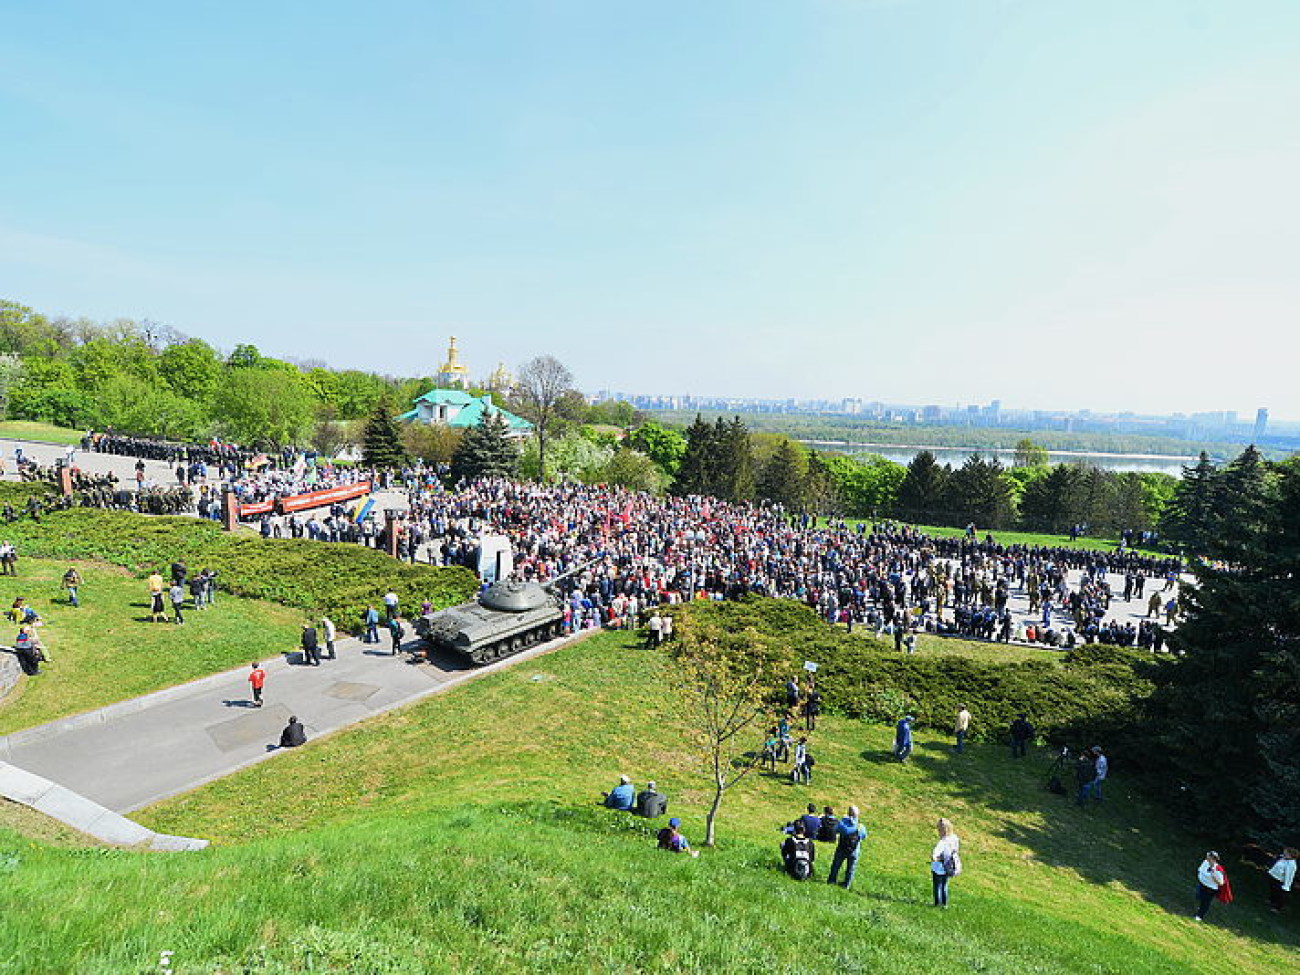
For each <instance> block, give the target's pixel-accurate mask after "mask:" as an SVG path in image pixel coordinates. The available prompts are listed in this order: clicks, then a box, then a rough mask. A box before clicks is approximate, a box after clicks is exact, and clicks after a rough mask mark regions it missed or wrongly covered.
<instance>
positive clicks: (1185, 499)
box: [1160, 450, 1219, 554]
mask: <svg viewBox="0 0 1300 975" xmlns="http://www.w3.org/2000/svg"><path fill="white" fill-rule="evenodd" d="M1218 473H1219V472H1218V468H1216V467H1215V466H1214V464H1213V463H1211V461H1210V455H1209V454H1207V453H1206V452H1205V451H1203V450H1202V451H1201V456H1200V458H1199V459H1198V460H1197V462H1196V466H1195V467H1184V468H1183V479H1182V480H1181V481H1179V482H1178V486H1177V487H1176V488H1175V489H1174V496H1173V498H1172V499H1171V500H1170V501H1169V504H1168V505H1166V506H1165V513H1164V517H1163V518H1162V519H1161V522H1160V534H1162V535H1163V536H1164V537H1165V538H1166V539H1168V540H1169V541H1171V542H1173V543H1174V544H1176V545H1181V546H1183V548H1185V549H1186V550H1187V551H1189V552H1192V553H1196V554H1200V553H1204V552H1205V550H1206V542H1207V541H1208V539H1209V538H1211V537H1212V535H1213V532H1214V510H1215V492H1216V489H1217V487H1218V485H1217V479H1218Z"/></svg>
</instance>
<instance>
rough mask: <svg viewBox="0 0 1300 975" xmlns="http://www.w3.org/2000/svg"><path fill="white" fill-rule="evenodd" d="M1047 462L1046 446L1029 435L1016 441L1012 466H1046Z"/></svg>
mask: <svg viewBox="0 0 1300 975" xmlns="http://www.w3.org/2000/svg"><path fill="white" fill-rule="evenodd" d="M1047 463H1048V456H1047V448H1046V447H1043V446H1040V445H1039V444H1036V443H1034V442H1033V441H1032V440H1030V439H1029V438H1028V437H1024V438H1023V439H1021V440H1018V441H1016V453H1015V457H1014V459H1013V460H1012V462H1011V466H1012V467H1046V466H1047Z"/></svg>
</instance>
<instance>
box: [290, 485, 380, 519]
mask: <svg viewBox="0 0 1300 975" xmlns="http://www.w3.org/2000/svg"><path fill="white" fill-rule="evenodd" d="M369 493H370V482H369V481H358V482H357V483H356V484H345V485H343V486H342V487H336V488H327V489H325V490H324V491H309V492H308V493H306V494H295V495H293V496H291V497H288V498H280V499H279V500H278V501H276V503H275V504H276V508H277V510H278V511H279V512H280V514H282V515H287V514H289V513H290V512H291V511H302V510H304V509H306V508H323V507H325V506H326V505H329V504H334V503H335V502H337V501H350V500H351V499H352V498H359V497H361V496H362V495H363V494H369Z"/></svg>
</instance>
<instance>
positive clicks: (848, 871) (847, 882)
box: [826, 806, 867, 890]
mask: <svg viewBox="0 0 1300 975" xmlns="http://www.w3.org/2000/svg"><path fill="white" fill-rule="evenodd" d="M866 838H867V831H866V829H864V828H863V826H862V824H861V823H859V822H858V807H857V806H849V813H848V815H847V816H844V817H843V818H842V819H841V820H840V821H839V822H838V823H837V824H836V826H835V857H834V859H832V860H831V873H830V876H829V877H827V878H826V882H827V883H828V884H833V883H835V878H836V877H838V876H839V875H840V867H841V866H843V867H845V871H844V883H843V885H842V886H843V887H844V889H845V890H848V889H849V887H851V886H852V885H853V875H854V874H855V873H857V872H858V853H860V852H861V850H862V841H863V840H864V839H866Z"/></svg>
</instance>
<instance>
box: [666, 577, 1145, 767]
mask: <svg viewBox="0 0 1300 975" xmlns="http://www.w3.org/2000/svg"><path fill="white" fill-rule="evenodd" d="M674 623H675V629H676V631H677V632H678V634H679V635H680V637H681V639H682V641H683V642H684V643H686V644H688V645H689V643H690V641H692V640H694V639H705V640H711V641H716V640H721V639H723V638H724V637H726V636H728V635H730V636H732V637H734V635H735V634H738V633H746V632H749V633H753V634H754V635H755V637H756V639H755V641H754V643H755V646H760V645H763V646H768V647H773V646H774V647H776V648H778V649H775V650H767V651H761V652H765V653H767V654H768V655H769V656H772V658H773V659H772V663H773V664H774V665H775V666H776V667H777V668H778V673H786V672H789V673H792V674H794V673H799V672H800V671H801V670H802V667H803V663H804V661H806V660H811V661H815V662H816V663H817V664H818V670H817V688H818V690H819V691H820V692H821V694H822V699H823V702H824V706H825V708H826V710H827V711H830V712H833V713H838V714H843V715H846V716H849V717H855V718H864V719H868V720H872V721H889V722H893V721H897V720H898V719H899V718H901V717H902V716H903V715H904V714H912V715H914V716H915V717H916V719H917V723H918V725H921V726H927V727H930V728H933V729H938V730H951V728H952V723H953V717H954V715H955V714H956V712H957V709H958V708H959V707H960V706H961V705H963V704H964V705H966V706H967V707H968V708H969V709H970V711H971V714H972V721H971V737H972V738H975V739H983V740H985V741H999V742H1000V741H1005V740H1006V738H1007V727H1008V726H1009V725H1010V723H1011V721H1012V720H1014V719H1015V717H1016V715H1018V714H1020V713H1021V712H1024V713H1026V714H1028V715H1029V720H1030V721H1031V722H1032V723H1033V724H1034V726H1035V727H1036V728H1037V729H1038V731H1039V734H1040V736H1041V737H1044V738H1047V739H1049V740H1052V741H1061V740H1068V741H1069V742H1070V743H1072V744H1074V745H1085V744H1086V745H1091V744H1094V743H1095V742H1094V741H1093V740H1092V739H1093V738H1094V737H1096V740H1097V741H1103V740H1105V741H1110V740H1112V737H1113V736H1115V735H1116V734H1118V733H1119V732H1120V730H1122V729H1126V728H1130V727H1132V726H1134V725H1135V724H1136V723H1137V722H1138V721H1139V720H1140V718H1141V714H1142V710H1143V707H1144V704H1145V701H1146V699H1147V698H1148V697H1149V696H1150V694H1151V691H1152V688H1153V675H1154V673H1155V670H1154V669H1155V668H1157V667H1159V666H1161V663H1162V662H1161V661H1156V660H1153V659H1152V658H1151V657H1150V655H1149V654H1147V655H1142V654H1138V653H1136V652H1132V651H1126V650H1120V649H1117V648H1114V647H1097V648H1090V647H1082V648H1079V649H1078V650H1077V651H1074V652H1071V653H1067V654H1060V655H1058V656H1056V657H1045V659H1043V660H1033V661H1007V662H1006V663H999V662H996V661H988V660H979V659H973V658H970V657H963V656H960V655H955V654H954V655H941V656H932V655H909V654H905V653H896V652H895V651H894V650H893V645H892V643H885V642H882V641H879V640H876V639H874V638H871V637H866V636H863V635H862V634H861V633H858V634H854V635H850V634H848V633H846V632H845V631H843V630H839V629H836V628H833V627H831V626H829V625H827V624H826V623H825V622H823V621H822V620H821V619H820V618H819V617H818V616H817V614H816V613H814V612H813V611H812V610H811V609H809V608H808V607H806V606H803V605H801V604H799V603H796V602H792V601H790V600H777V599H758V598H749V599H744V600H740V601H738V602H721V603H719V602H696V603H691V604H689V605H685V606H682V607H680V608H678V609H675V610H674ZM757 638H761V639H757ZM779 699H780V695H779V693H778V694H776V695H775V696H774V700H779Z"/></svg>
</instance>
